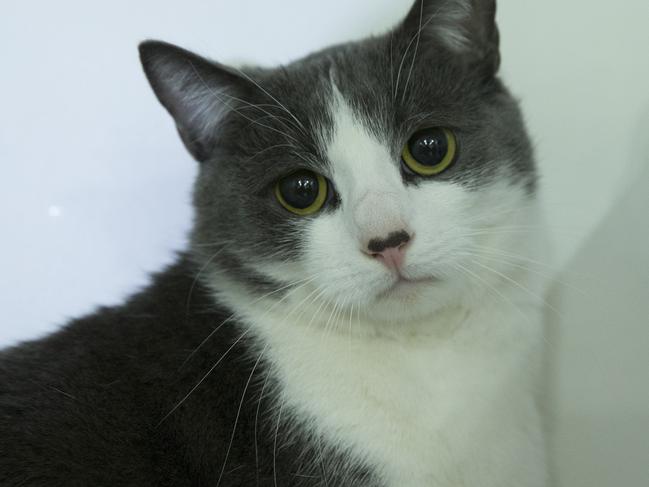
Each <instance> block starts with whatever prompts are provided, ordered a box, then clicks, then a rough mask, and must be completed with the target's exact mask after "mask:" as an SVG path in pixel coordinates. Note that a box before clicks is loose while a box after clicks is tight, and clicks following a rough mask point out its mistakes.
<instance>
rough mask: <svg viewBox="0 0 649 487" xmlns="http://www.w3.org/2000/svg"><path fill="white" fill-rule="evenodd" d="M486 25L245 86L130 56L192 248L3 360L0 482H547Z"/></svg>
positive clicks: (432, 15) (521, 198)
mask: <svg viewBox="0 0 649 487" xmlns="http://www.w3.org/2000/svg"><path fill="white" fill-rule="evenodd" d="M493 16H494V4H493V2H490V1H483V2H480V1H469V0H424V1H423V2H422V1H418V2H416V4H415V6H414V7H413V9H412V11H411V12H410V14H409V15H408V17H407V19H406V20H405V21H404V22H403V24H401V25H400V26H399V27H397V28H396V29H395V30H394V31H393V32H391V33H389V34H388V35H386V36H383V37H378V38H372V39H369V40H367V41H363V42H359V43H354V44H349V45H344V46H339V47H335V48H331V49H328V50H326V51H323V52H321V53H317V54H315V55H312V56H310V57H308V58H306V59H304V60H301V61H299V62H296V63H294V64H292V65H289V66H287V67H285V68H279V69H275V70H260V69H251V70H248V71H247V72H246V73H243V72H241V71H235V70H232V69H229V68H225V67H222V66H218V65H215V64H211V63H209V62H208V61H206V60H204V59H202V58H200V57H198V56H195V55H193V54H190V53H188V52H186V51H182V50H180V49H178V48H175V47H172V46H169V45H165V44H161V43H147V44H144V45H143V46H142V48H141V55H142V60H143V63H144V66H145V70H146V73H147V76H148V77H149V80H150V81H151V84H152V86H153V87H154V90H155V91H156V94H157V95H158V98H159V99H160V101H161V102H162V103H163V105H164V106H165V107H166V108H167V109H168V110H169V112H170V113H171V114H172V115H173V116H174V118H175V119H176V123H177V126H178V129H179V132H180V134H181V137H182V138H183V141H184V142H185V144H186V145H187V147H188V149H189V150H190V152H191V153H192V154H193V155H194V156H195V157H196V159H198V160H199V161H200V162H201V173H200V175H199V178H198V182H197V185H196V192H195V205H196V222H195V226H194V231H193V234H192V246H191V250H190V252H189V253H188V254H187V255H185V256H183V257H182V258H181V259H180V260H179V263H178V264H177V265H176V266H174V267H172V268H171V269H169V270H168V271H166V272H164V273H162V274H160V275H158V276H157V277H156V278H155V280H154V283H153V284H152V286H151V288H150V289H148V290H145V291H143V292H142V293H141V294H140V295H138V296H136V297H135V298H133V299H132V300H131V301H130V302H129V303H127V304H126V305H124V306H123V307H120V308H116V309H110V310H102V311H100V312H98V313H97V314H96V315H93V316H90V317H88V318H86V319H83V320H80V321H77V322H73V323H72V324H70V325H69V326H68V327H67V328H66V329H64V330H63V331H61V332H59V333H57V334H55V335H53V336H51V337H49V338H46V339H44V340H42V341H39V342H34V343H28V344H25V345H22V346H20V347H17V348H14V349H10V350H7V351H4V352H2V354H1V355H0V432H1V433H2V438H3V440H1V442H0V483H1V484H2V485H3V486H4V485H10V486H14V485H16V486H17V485H48V486H50V485H138V486H143V485H173V486H183V485H188V486H189V485H191V486H218V485H222V486H238V485H242V486H247V485H260V486H262V485H274V486H291V485H295V486H316V485H322V486H326V485H329V486H350V487H402V486H406V487H424V486H433V487H451V486H467V487H473V486H476V487H477V486H479V487H496V486H497V487H507V486H511V487H521V486H529V487H542V486H544V485H546V482H547V479H546V471H545V470H546V467H545V450H544V437H543V433H542V429H541V417H540V414H539V411H538V404H537V396H538V393H539V387H540V377H539V375H540V363H541V350H542V343H543V329H542V327H541V320H540V308H541V307H540V302H539V301H540V298H539V297H538V296H539V295H540V292H541V291H540V289H541V283H540V281H539V279H537V278H536V277H538V276H537V275H536V273H535V272H533V271H530V270H529V264H530V263H531V262H533V260H534V259H535V258H538V255H539V249H540V248H542V247H543V240H542V238H540V236H539V235H538V234H537V230H538V229H539V228H540V227H539V225H538V224H539V222H538V217H537V208H536V206H537V205H536V201H535V196H534V195H535V188H536V176H535V169H534V164H533V160H532V155H531V149H530V144H529V141H528V139H527V136H526V134H525V130H524V127H523V124H522V122H521V119H520V114H519V112H518V108H517V106H516V103H515V102H514V101H513V100H512V99H511V97H510V95H509V94H508V93H507V90H506V89H505V88H504V87H503V85H502V83H501V82H500V81H499V80H498V79H497V78H496V77H495V74H496V72H497V69H498V64H499V55H498V34H497V30H496V28H495V24H494V19H493ZM404 143H406V146H405V147H404Z"/></svg>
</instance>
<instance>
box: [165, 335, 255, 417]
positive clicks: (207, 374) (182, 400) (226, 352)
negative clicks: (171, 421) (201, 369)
mask: <svg viewBox="0 0 649 487" xmlns="http://www.w3.org/2000/svg"><path fill="white" fill-rule="evenodd" d="M249 332H250V330H246V331H244V332H243V333H242V334H241V335H240V336H239V338H237V339H236V340H235V342H234V343H233V344H232V345H230V348H228V349H227V350H226V351H225V353H224V354H223V355H221V358H219V359H218V360H217V361H216V363H215V364H214V365H212V367H210V370H208V371H207V373H206V374H205V375H204V376H203V377H202V378H201V380H199V381H198V383H197V384H196V385H195V386H194V387H192V388H191V390H190V391H189V392H188V393H187V394H186V395H185V396H184V397H183V398H182V399H181V400H180V401H179V402H178V404H176V405H175V406H174V407H173V408H172V409H171V411H169V412H168V413H167V414H165V416H164V417H163V418H162V419H161V420H160V422H159V423H158V424H157V426H156V427H158V426H160V425H161V424H162V423H163V422H164V421H165V420H166V419H167V418H168V417H169V416H171V415H172V414H173V413H174V411H176V410H177V409H178V408H179V407H180V406H181V405H182V404H183V403H184V402H185V401H186V400H187V399H188V398H189V396H191V395H192V393H193V392H194V391H195V390H196V389H198V387H199V386H200V385H201V384H202V383H203V382H205V379H207V377H208V376H209V375H210V374H211V373H212V371H213V370H214V369H216V368H217V367H218V366H219V364H220V363H221V362H223V360H224V359H225V357H227V356H228V354H229V353H230V352H231V351H232V350H233V349H234V347H236V345H237V344H238V343H239V342H240V341H241V340H242V339H243V338H244V337H245V336H246V335H247V334H248V333H249Z"/></svg>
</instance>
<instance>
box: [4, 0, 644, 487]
mask: <svg viewBox="0 0 649 487" xmlns="http://www.w3.org/2000/svg"><path fill="white" fill-rule="evenodd" d="M410 3H411V0H355V1H353V2H350V1H348V0H329V1H328V2H326V4H325V3H323V2H318V1H303V0H302V1H300V0H282V1H281V2H280V1H275V2H271V1H268V0H237V1H236V2H235V1H233V0H212V1H209V2H204V1H203V2H200V1H197V0H188V1H185V2H163V1H160V0H157V1H152V0H147V1H139V2H130V1H126V0H113V1H111V2H84V1H73V0H61V1H58V2H44V1H41V2H36V1H33V0H21V1H18V0H3V2H2V5H1V6H0V72H1V73H2V75H1V76H0V168H1V172H0V225H1V226H0V228H1V229H2V230H1V233H0V235H1V240H0V309H2V321H1V322H0V346H2V345H7V344H11V343H15V342H16V341H18V340H23V339H28V338H33V337H37V336H40V335H42V334H43V333H45V332H48V331H51V330H53V329H55V328H56V327H57V326H58V325H60V324H62V323H64V322H65V320H66V319H68V318H69V317H72V316H76V315H79V314H80V313H84V312H88V311H90V310H92V308H93V307H95V306H97V305H100V304H112V303H117V302H119V300H120V299H121V298H123V297H124V296H126V295H128V294H130V293H132V292H133V291H134V290H135V289H137V288H138V287H139V286H142V285H144V284H145V283H146V279H147V273H149V272H151V271H154V270H156V269H159V268H160V267H161V266H162V265H163V264H164V263H168V262H171V261H172V260H173V252H174V250H177V249H181V248H182V247H183V245H184V243H185V235H186V232H187V230H188V228H189V227H190V225H191V212H190V207H189V197H190V196H189V195H190V190H191V183H192V180H193V177H194V175H195V172H196V167H195V163H194V162H193V160H191V158H190V157H189V156H188V155H187V154H186V153H185V151H184V149H183V147H182V145H181V143H180V141H179V140H178V138H177V136H176V134H175V130H174V127H173V124H172V122H171V120H170V119H169V117H168V116H167V114H166V113H165V112H164V111H163V109H162V108H161V107H160V106H159V105H158V104H157V102H156V101H155V99H154V96H153V94H152V93H151V92H150V89H149V87H148V85H147V83H146V80H145V78H144V76H143V75H142V73H141V69H140V67H139V64H138V59H137V52H136V45H137V43H138V42H139V41H140V40H142V39H145V38H160V39H164V40H167V41H171V42H174V43H177V44H180V45H182V46H185V47H188V48H190V49H193V50H196V51H198V52H200V53H203V54H205V55H208V56H210V57H213V58H215V59H218V60H220V61H226V62H228V61H231V62H241V61H246V62H257V63H260V64H264V65H273V64H276V63H286V62H289V61H290V60H292V59H295V58H297V57H299V56H301V55H304V54H306V53H308V52H310V51H312V50H314V49H318V48H321V47H324V46H326V45H328V44H330V43H332V42H341V41H346V40H350V39H356V38H360V37H363V36H365V35H367V34H369V33H380V32H382V31H384V30H385V29H387V28H388V27H389V26H391V25H393V24H394V23H396V22H397V21H398V20H399V19H400V18H401V16H402V15H404V14H405V12H406V11H407V10H408V8H409V7H410ZM499 7H500V9H499V15H498V18H499V22H500V28H501V34H502V44H503V45H502V50H503V60H504V64H503V71H502V74H503V77H504V78H505V80H506V81H507V82H508V84H509V85H510V87H511V88H512V91H513V92H514V93H515V94H516V95H517V96H518V97H520V98H521V100H522V104H523V107H524V110H525V113H526V116H527V120H528V123H529V126H530V131H531V133H532V135H533V139H534V141H535V143H536V145H537V154H538V160H539V166H540V170H541V173H542V175H543V190H542V196H543V200H544V202H545V208H546V213H547V219H548V222H549V227H550V232H551V235H552V240H553V244H554V253H555V257H556V258H555V260H554V262H553V263H547V264H548V267H547V268H544V267H541V268H540V269H544V272H547V273H549V274H552V275H553V276H555V279H554V281H553V282H554V284H553V286H552V287H551V289H550V293H549V296H548V301H549V306H548V313H547V321H548V326H549V329H550V334H549V336H548V344H549V348H550V360H549V365H550V368H551V369H552V371H553V372H554V374H553V376H552V377H553V378H552V379H551V384H550V385H551V390H552V391H553V392H554V402H553V404H554V407H553V411H554V415H555V421H554V424H555V430H556V434H555V440H554V446H555V451H556V452H557V455H556V458H557V460H556V463H557V467H558V470H559V472H560V479H561V480H560V485H562V486H566V487H567V486H570V487H579V486H588V487H599V486H602V487H604V486H611V485H623V486H629V487H635V486H644V485H647V482H649V480H648V479H649V467H648V465H649V385H648V384H649V218H648V217H647V213H648V210H649V190H648V189H647V188H649V139H648V138H647V137H648V135H649V56H648V49H649V28H648V27H647V26H648V25H649V2H647V1H646V0H625V1H620V2H604V1H595V0H590V1H588V0H571V1H566V0H545V1H543V2H539V1H537V0H501V1H500V4H499Z"/></svg>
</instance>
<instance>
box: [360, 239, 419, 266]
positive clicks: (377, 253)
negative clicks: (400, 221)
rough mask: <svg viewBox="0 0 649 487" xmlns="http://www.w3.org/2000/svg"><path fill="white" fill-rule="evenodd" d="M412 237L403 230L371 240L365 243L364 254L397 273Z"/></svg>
mask: <svg viewBox="0 0 649 487" xmlns="http://www.w3.org/2000/svg"><path fill="white" fill-rule="evenodd" d="M411 239H412V236H411V235H410V234H409V233H408V232H406V231H405V230H401V231H398V232H392V233H390V234H389V235H388V236H387V237H385V238H373V239H371V240H370V241H369V242H368V243H367V250H366V253H367V254H369V255H371V256H372V257H374V258H375V259H377V260H379V261H381V263H382V264H384V265H385V266H386V267H387V268H388V269H390V270H394V271H398V270H399V269H401V266H402V265H403V261H404V258H405V253H406V246H407V245H408V242H410V240H411Z"/></svg>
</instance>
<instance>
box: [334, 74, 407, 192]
mask: <svg viewBox="0 0 649 487" xmlns="http://www.w3.org/2000/svg"><path fill="white" fill-rule="evenodd" d="M330 110H331V115H332V119H333V131H332V136H331V138H330V140H329V141H327V143H326V146H327V147H326V153H327V157H328V159H329V162H330V164H331V168H332V172H333V175H334V179H335V181H334V182H335V183H336V186H337V188H338V190H339V192H341V194H342V196H343V197H347V198H348V197H349V196H350V194H351V193H354V194H356V195H357V196H358V198H362V196H363V193H364V192H366V191H367V190H369V189H372V190H374V191H385V192H395V191H397V192H398V191H400V188H402V187H403V185H402V183H401V176H400V173H399V169H398V166H397V165H396V164H395V163H394V161H393V159H394V157H393V155H392V153H393V150H392V148H391V147H389V145H388V144H387V143H386V142H385V140H379V138H378V137H377V136H376V135H375V134H373V133H372V132H371V131H370V130H369V129H368V125H369V124H368V123H367V122H365V121H363V118H362V116H361V115H360V114H359V113H357V112H354V110H353V109H352V108H351V106H350V105H349V104H348V103H347V101H346V100H345V98H344V97H343V95H342V94H341V93H340V91H339V90H338V87H337V86H336V85H335V84H333V83H332V99H331V102H330ZM386 139H387V137H386Z"/></svg>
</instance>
